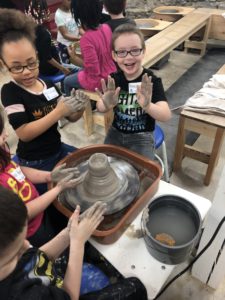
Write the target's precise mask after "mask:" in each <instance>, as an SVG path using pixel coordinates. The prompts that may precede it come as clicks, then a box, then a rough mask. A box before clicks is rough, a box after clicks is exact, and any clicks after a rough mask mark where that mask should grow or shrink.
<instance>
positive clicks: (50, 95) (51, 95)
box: [43, 86, 59, 101]
mask: <svg viewBox="0 0 225 300" xmlns="http://www.w3.org/2000/svg"><path fill="white" fill-rule="evenodd" d="M43 94H44V96H45V98H46V99H47V100H48V101H50V100H52V99H55V98H56V97H57V96H59V93H58V92H57V90H56V89H55V87H54V86H53V87H51V88H49V89H47V90H45V91H43Z"/></svg>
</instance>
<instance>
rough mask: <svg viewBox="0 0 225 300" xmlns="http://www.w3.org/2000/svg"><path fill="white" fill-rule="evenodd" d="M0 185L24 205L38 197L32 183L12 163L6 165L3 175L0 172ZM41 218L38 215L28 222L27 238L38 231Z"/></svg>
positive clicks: (17, 166) (41, 215)
mask: <svg viewBox="0 0 225 300" xmlns="http://www.w3.org/2000/svg"><path fill="white" fill-rule="evenodd" d="M0 185H2V186H4V187H5V188H7V189H10V190H12V191H13V192H14V193H15V194H17V195H18V196H19V197H20V199H21V200H22V201H23V202H24V203H25V204H27V203H29V202H30V201H32V200H34V199H35V198H37V197H38V196H39V194H38V192H37V190H36V188H35V187H34V185H33V184H32V182H31V181H30V180H28V179H27V178H26V177H25V176H24V174H23V173H22V171H21V169H20V167H19V165H17V164H16V163H15V162H13V161H11V162H10V163H9V164H8V166H7V167H6V168H5V170H4V172H3V173H1V172H0ZM42 218H43V213H40V214H38V215H37V216H36V217H34V218H33V219H32V220H30V221H29V223H28V231H27V237H28V238H29V237H30V236H32V235H33V234H34V233H35V232H36V231H37V230H38V228H39V227H40V225H41V222H42Z"/></svg>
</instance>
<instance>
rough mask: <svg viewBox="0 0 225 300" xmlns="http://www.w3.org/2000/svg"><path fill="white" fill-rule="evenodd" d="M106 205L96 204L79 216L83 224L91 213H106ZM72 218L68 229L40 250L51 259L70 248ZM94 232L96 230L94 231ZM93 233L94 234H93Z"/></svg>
mask: <svg viewBox="0 0 225 300" xmlns="http://www.w3.org/2000/svg"><path fill="white" fill-rule="evenodd" d="M103 209H105V205H104V204H103V203H101V202H96V203H95V204H94V205H93V206H91V207H90V208H89V209H87V210H86V211H85V212H84V213H82V214H81V215H80V216H79V221H80V222H81V221H82V220H84V219H85V218H89V215H90V213H93V211H96V210H97V211H99V210H101V211H102V214H103V212H104V210H103ZM71 222H72V218H71V219H70V220H69V222H68V226H67V228H65V229H63V230H62V231H61V232H60V233H59V234H58V235H57V236H55V237H54V238H53V239H52V240H51V241H49V242H48V243H46V244H44V245H43V246H42V247H41V248H40V249H41V250H42V251H43V252H45V254H46V255H47V256H48V258H49V259H51V260H55V259H56V258H58V257H59V256H60V254H61V253H62V252H63V251H64V250H65V249H66V248H67V247H68V245H69V241H70V234H69V229H70V227H71ZM93 231H94V230H93ZM93 231H92V232H93Z"/></svg>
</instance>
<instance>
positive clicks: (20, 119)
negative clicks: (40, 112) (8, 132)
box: [1, 83, 28, 130]
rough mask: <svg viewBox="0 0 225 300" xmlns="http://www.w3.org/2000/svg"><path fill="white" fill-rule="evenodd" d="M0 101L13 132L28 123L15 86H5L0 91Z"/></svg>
mask: <svg viewBox="0 0 225 300" xmlns="http://www.w3.org/2000/svg"><path fill="white" fill-rule="evenodd" d="M1 100H2V105H3V106H4V108H5V111H6V113H7V115H8V118H9V122H10V124H11V125H12V127H13V129H14V130H16V129H17V128H19V127H20V126H22V125H23V124H26V123H28V116H27V114H26V111H25V107H24V104H23V101H22V99H21V96H20V94H18V93H17V87H16V85H15V86H12V85H11V84H10V83H9V84H5V85H4V86H3V87H2V91H1Z"/></svg>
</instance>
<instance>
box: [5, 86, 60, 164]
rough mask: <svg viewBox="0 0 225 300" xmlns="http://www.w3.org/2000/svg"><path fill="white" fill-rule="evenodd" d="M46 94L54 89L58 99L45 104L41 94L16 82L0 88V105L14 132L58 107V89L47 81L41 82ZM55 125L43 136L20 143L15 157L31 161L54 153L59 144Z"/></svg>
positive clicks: (55, 98)
mask: <svg viewBox="0 0 225 300" xmlns="http://www.w3.org/2000/svg"><path fill="white" fill-rule="evenodd" d="M42 83H43V84H44V86H45V88H44V91H46V90H47V89H49V88H53V89H54V88H55V89H56V91H57V94H58V96H55V97H54V98H53V99H52V100H50V101H48V100H47V99H46V97H45V95H44V94H43V93H40V94H35V93H31V92H30V91H27V90H25V89H24V88H22V87H21V86H19V85H17V84H16V83H15V82H13V81H10V82H9V83H7V84H5V85H3V87H2V91H1V99H2V104H3V106H4V107H5V110H6V112H7V115H8V117H9V122H10V124H11V125H12V127H13V129H14V130H16V129H17V128H19V127H20V126H22V125H23V124H26V123H30V122H33V121H36V120H38V119H40V118H42V117H44V116H46V115H47V114H48V113H50V112H51V111H52V110H53V109H54V108H55V107H56V105H57V99H58V98H59V97H60V96H61V93H60V92H59V90H58V89H57V88H56V87H55V86H54V85H53V84H52V83H50V82H46V83H44V82H43V81H42ZM57 125H58V124H57V122H56V123H55V124H54V125H53V126H51V127H50V128H49V129H48V130H46V131H45V132H44V133H42V134H41V135H39V136H38V137H36V138H34V139H33V140H31V141H29V142H23V141H21V140H19V143H18V147H17V154H18V156H19V157H20V158H23V159H26V160H29V161H32V160H40V159H45V158H48V157H50V156H51V155H54V154H56V153H57V152H58V151H59V149H60V145H61V139H60V134H59V132H58V130H57Z"/></svg>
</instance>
